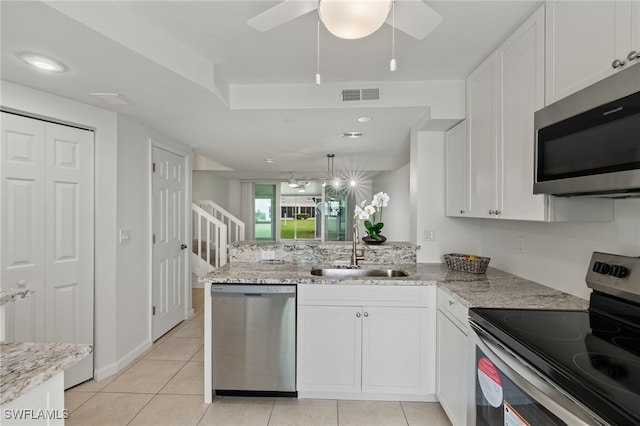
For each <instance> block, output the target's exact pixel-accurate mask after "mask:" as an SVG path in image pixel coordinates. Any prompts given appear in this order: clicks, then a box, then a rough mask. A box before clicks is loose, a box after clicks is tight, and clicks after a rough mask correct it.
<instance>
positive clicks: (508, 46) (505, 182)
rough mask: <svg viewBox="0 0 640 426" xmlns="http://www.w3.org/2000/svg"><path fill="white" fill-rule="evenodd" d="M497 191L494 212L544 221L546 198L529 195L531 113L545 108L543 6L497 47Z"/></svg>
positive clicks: (531, 176)
mask: <svg viewBox="0 0 640 426" xmlns="http://www.w3.org/2000/svg"><path fill="white" fill-rule="evenodd" d="M498 63H499V68H498V72H499V77H500V78H499V87H498V135H497V161H498V163H499V167H498V185H497V187H498V191H499V194H498V196H497V197H496V200H497V204H496V207H495V213H494V215H498V216H499V217H501V218H504V219H524V220H527V219H530V220H544V219H545V196H544V195H540V194H536V195H534V194H533V167H534V166H533V165H534V122H533V117H534V112H535V111H536V110H538V109H540V108H542V107H544V8H540V9H538V11H537V12H536V13H534V14H533V15H532V16H531V17H530V18H529V19H528V20H527V21H526V22H525V23H524V24H523V25H521V26H520V28H519V29H518V30H517V31H516V32H515V33H514V34H513V35H512V36H511V37H509V38H508V39H507V41H506V42H505V43H504V44H503V45H502V46H501V47H500V49H499V50H498Z"/></svg>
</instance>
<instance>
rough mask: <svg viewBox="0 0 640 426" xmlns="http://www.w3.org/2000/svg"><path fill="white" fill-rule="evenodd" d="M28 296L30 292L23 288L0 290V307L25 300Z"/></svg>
mask: <svg viewBox="0 0 640 426" xmlns="http://www.w3.org/2000/svg"><path fill="white" fill-rule="evenodd" d="M30 294H31V290H27V289H25V288H15V287H14V288H3V289H0V305H4V304H6V303H10V302H15V301H16V300H20V299H24V298H27V297H29V295H30Z"/></svg>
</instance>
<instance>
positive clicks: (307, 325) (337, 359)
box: [297, 285, 435, 401]
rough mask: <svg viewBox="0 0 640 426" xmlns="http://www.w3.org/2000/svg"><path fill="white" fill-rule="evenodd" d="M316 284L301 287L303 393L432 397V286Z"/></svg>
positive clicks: (299, 381) (299, 370) (299, 382)
mask: <svg viewBox="0 0 640 426" xmlns="http://www.w3.org/2000/svg"><path fill="white" fill-rule="evenodd" d="M301 287H302V288H301ZM312 287H315V288H314V289H312V291H313V294H309V293H305V291H304V286H299V288H298V362H297V365H298V368H297V387H298V394H299V396H301V397H316V398H322V397H327V398H338V399H340V398H348V399H393V400H406V401H433V400H435V350H434V344H435V310H434V308H435V287H434V286H429V287H419V286H415V287H398V286H349V285H347V286H345V285H340V286H329V285H327V286H319V285H312ZM336 287H337V288H336ZM346 287H348V288H346ZM407 289H408V290H407ZM345 290H346V291H345ZM335 291H337V292H339V293H340V294H336V295H335V297H334V296H329V297H327V296H328V295H330V294H331V293H332V292H335ZM394 292H395V293H398V294H396V295H394V294H393V293H394ZM372 293H373V294H372ZM385 294H387V295H386V296H385ZM396 296H397V297H396ZM341 297H344V298H345V299H341ZM374 299H375V300H374ZM412 299H413V300H412ZM330 300H333V302H332V303H331V304H329V303H330V302H329V301H330ZM334 303H335V304H334ZM385 305H386V306H385ZM402 305H408V306H402Z"/></svg>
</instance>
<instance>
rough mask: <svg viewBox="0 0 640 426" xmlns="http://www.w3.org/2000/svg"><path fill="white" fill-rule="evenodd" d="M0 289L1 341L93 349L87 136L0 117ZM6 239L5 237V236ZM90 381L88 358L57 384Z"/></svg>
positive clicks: (91, 159)
mask: <svg viewBox="0 0 640 426" xmlns="http://www.w3.org/2000/svg"><path fill="white" fill-rule="evenodd" d="M0 155H1V157H0V164H1V165H2V185H1V189H0V190H1V193H0V200H1V204H0V218H1V219H0V221H1V227H2V228H1V231H2V238H1V240H2V245H1V246H0V247H1V251H2V252H1V256H0V260H1V264H2V287H3V288H6V287H19V286H25V287H26V288H28V289H30V290H33V292H34V293H33V294H32V295H31V296H30V297H29V298H27V299H23V300H21V301H18V302H15V303H10V304H8V305H6V312H5V314H6V328H5V330H6V336H5V340H7V341H16V342H60V343H87V344H93V325H94V317H93V289H94V280H93V244H94V243H93V231H94V222H93V221H94V219H93V217H94V215H93V169H94V167H93V162H94V142H93V132H90V131H87V130H81V129H77V128H73V127H69V126H63V125H58V124H53V123H48V122H44V121H40V120H36V119H32V118H27V117H21V116H17V115H14V114H8V113H2V150H1V154H0ZM5 236H6V237H5ZM92 377H93V357H92V356H89V357H87V358H85V359H84V360H82V361H81V362H79V363H77V364H75V365H74V366H71V367H70V368H68V369H67V370H65V387H70V386H73V385H74V384H77V383H80V382H83V381H85V380H88V379H90V378H92Z"/></svg>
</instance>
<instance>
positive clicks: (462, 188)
mask: <svg viewBox="0 0 640 426" xmlns="http://www.w3.org/2000/svg"><path fill="white" fill-rule="evenodd" d="M445 162H446V165H445V171H446V176H445V194H446V195H445V198H446V204H445V206H446V207H445V208H446V215H447V216H465V215H466V214H467V208H468V207H467V204H468V203H467V122H466V121H462V122H461V123H459V124H457V125H456V126H455V127H452V128H451V129H450V130H449V131H448V132H447V134H446V137H445Z"/></svg>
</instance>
